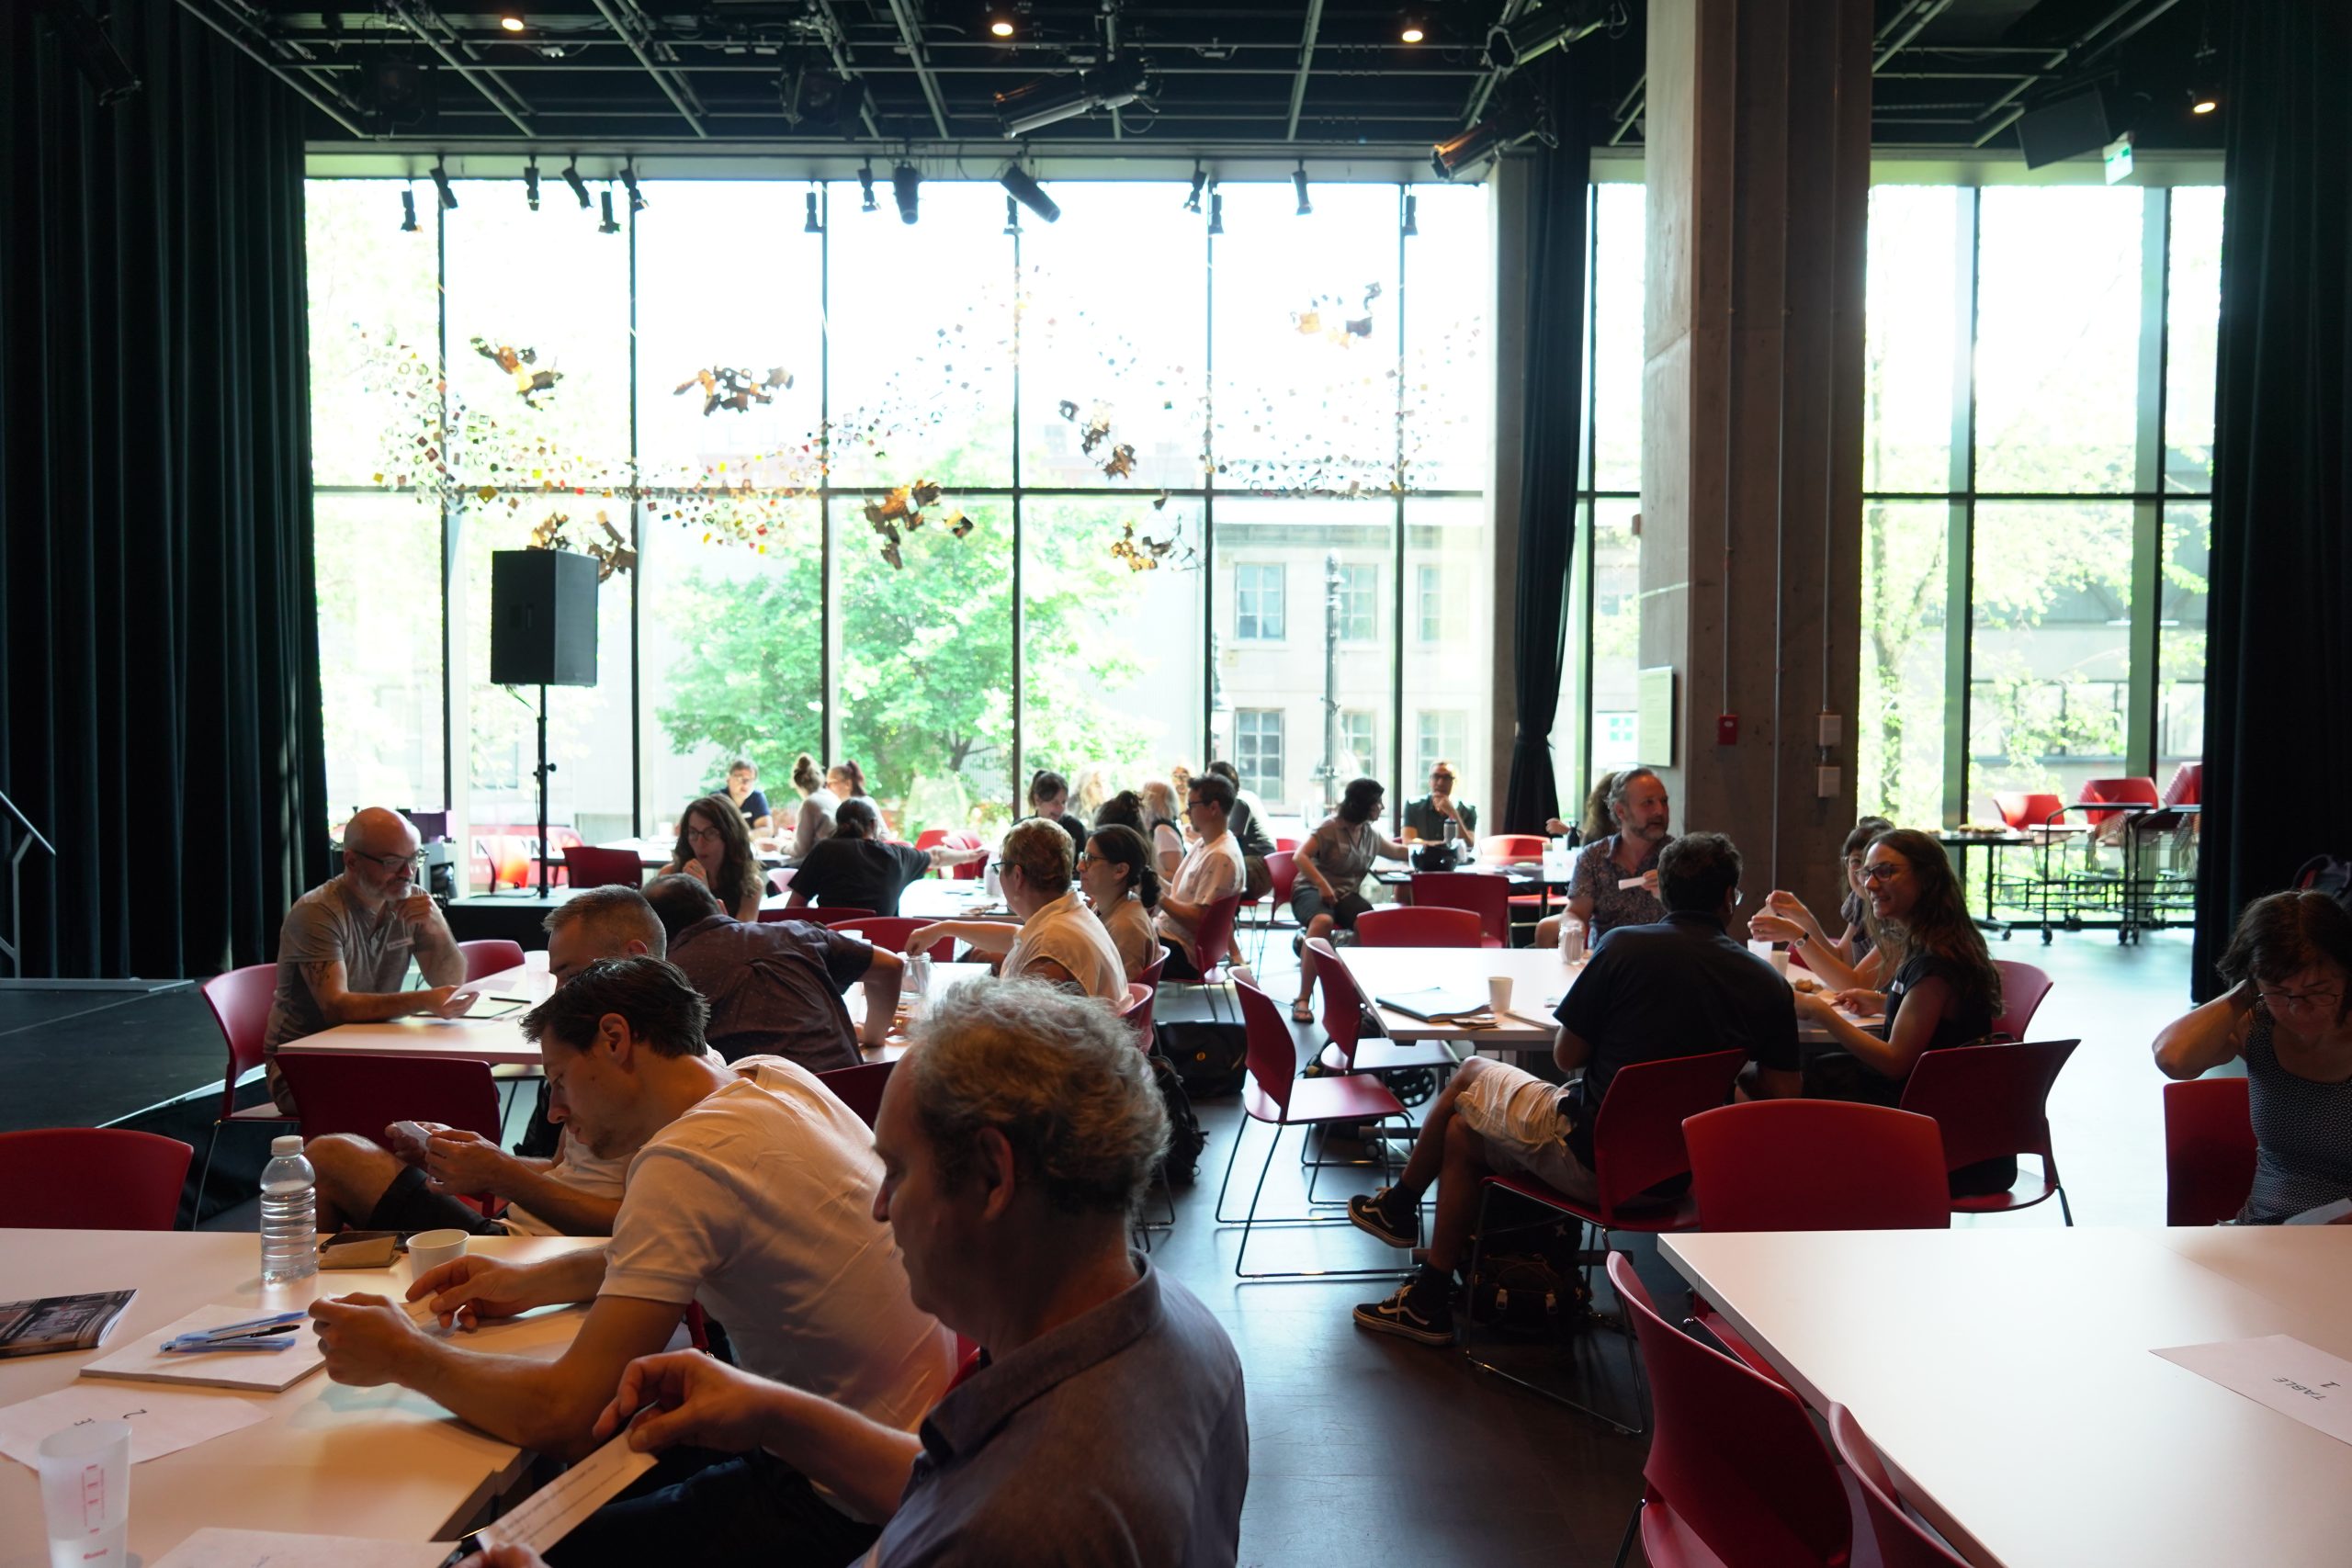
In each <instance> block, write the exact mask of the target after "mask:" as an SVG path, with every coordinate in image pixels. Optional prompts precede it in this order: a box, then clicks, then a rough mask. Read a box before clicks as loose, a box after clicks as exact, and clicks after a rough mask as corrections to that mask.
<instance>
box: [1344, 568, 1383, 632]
mask: <svg viewBox="0 0 2352 1568" xmlns="http://www.w3.org/2000/svg"><path fill="white" fill-rule="evenodd" d="M1379 626H1380V569H1379V568H1378V567H1376V566H1371V565H1363V566H1343V567H1341V568H1340V641H1341V642H1370V641H1371V640H1372V639H1373V638H1374V637H1376V636H1378V635H1379Z"/></svg>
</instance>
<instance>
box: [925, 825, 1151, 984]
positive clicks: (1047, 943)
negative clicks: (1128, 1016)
mask: <svg viewBox="0 0 2352 1568" xmlns="http://www.w3.org/2000/svg"><path fill="white" fill-rule="evenodd" d="M1073 854H1074V851H1073V850H1072V848H1071V846H1070V840H1069V834H1068V833H1065V832H1063V831H1062V830H1061V829H1060V828H1059V827H1058V826H1057V825H1056V824H1055V823H1054V822H1053V821H1052V820H1051V819H1050V818H1044V817H1032V818H1028V819H1027V820H1025V821H1022V822H1016V823H1014V824H1013V825H1012V831H1011V832H1009V833H1007V834H1005V836H1004V843H1003V844H1002V846H1001V847H1000V848H999V849H998V851H997V865H998V867H999V873H1000V874H1001V877H1002V879H1003V883H1004V903H1005V907H1006V908H1009V909H1011V910H1012V913H1013V915H1014V916H1015V917H1016V918H1017V919H1019V920H1020V922H1021V923H1020V924H1019V925H1017V926H1014V925H1008V924H1006V923H1005V922H1004V921H1002V920H937V921H934V922H933V923H932V924H930V925H927V926H921V927H918V928H917V929H916V930H914V931H911V932H910V933H908V936H907V951H908V952H909V953H927V952H929V951H930V950H931V949H932V947H933V946H934V945H935V944H937V943H939V942H946V941H950V940H953V941H956V942H963V943H965V944H966V945H967V946H968V947H970V948H971V949H972V950H973V951H974V952H975V953H987V954H989V955H990V956H993V957H995V958H997V959H998V960H999V962H998V964H997V972H998V973H999V974H1001V975H1002V976H1004V977H1005V978H1006V979H1008V980H1043V981H1045V982H1046V984H1048V985H1055V986H1071V987H1076V988H1077V989H1078V990H1079V991H1080V993H1082V994H1083V995H1086V996H1090V997H1098V998H1102V999H1103V1000H1104V1001H1107V1002H1111V1003H1114V1004H1117V1003H1121V1002H1124V1001H1125V1000H1126V997H1127V971H1126V964H1125V963H1124V962H1122V961H1121V959H1120V957H1119V950H1118V948H1117V946H1116V945H1114V943H1113V942H1112V941H1111V933H1110V932H1109V931H1105V930H1104V929H1103V922H1102V920H1101V919H1098V918H1096V916H1095V913H1094V911H1093V910H1092V909H1090V908H1087V907H1086V905H1085V904H1084V903H1082V902H1081V901H1080V898H1079V896H1078V893H1077V891H1076V890H1075V889H1074V888H1072V887H1071V886H1070V872H1071V868H1072V856H1073Z"/></svg>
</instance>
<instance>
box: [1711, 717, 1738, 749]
mask: <svg viewBox="0 0 2352 1568" xmlns="http://www.w3.org/2000/svg"><path fill="white" fill-rule="evenodd" d="M1715 744H1716V745H1718V746H1736V745H1738V744H1739V715H1737V714H1736V713H1722V714H1717V715H1716V716H1715Z"/></svg>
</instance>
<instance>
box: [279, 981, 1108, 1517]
mask: <svg viewBox="0 0 2352 1568" xmlns="http://www.w3.org/2000/svg"><path fill="white" fill-rule="evenodd" d="M708 1011H709V1009H708V1007H707V1004H706V1003H705V1002H704V1001H703V999H702V998H701V997H699V996H697V995H696V994H695V990H694V987H692V986H691V985H689V984H688V983H687V981H686V977H685V976H684V975H682V974H681V973H679V972H678V970H677V969H675V968H674V967H673V966H672V965H670V964H666V963H664V962H662V960H660V959H657V958H650V957H647V958H623V959H608V960H605V961H604V962H601V963H597V964H590V965H589V966H588V967H587V968H586V969H585V970H583V971H582V973H581V974H580V975H578V976H575V977H574V978H573V979H572V980H571V982H570V983H569V984H567V985H565V986H563V987H560V989H558V990H557V991H556V992H555V994H554V995H553V996H551V997H550V998H548V1000H546V1001H545V1002H542V1003H541V1004H540V1005H539V1006H538V1007H537V1008H535V1009H533V1010H532V1011H531V1012H530V1013H529V1014H528V1015H527V1016H526V1018H525V1019H524V1021H523V1029H524V1032H525V1034H526V1036H527V1037H529V1038H530V1039H532V1040H534V1041H536V1042H537V1043H538V1044H539V1046H540V1049H541V1051H542V1054H543V1056H544V1060H545V1066H546V1070H547V1075H548V1083H549V1085H550V1086H551V1088H552V1089H553V1091H554V1101H553V1107H552V1112H553V1114H554V1115H555V1116H556V1117H557V1119H558V1120H560V1121H561V1122H565V1123H566V1125H567V1130H568V1131H569V1132H570V1133H571V1135H572V1136H574V1137H576V1138H578V1139H579V1140H580V1141H581V1142H582V1144H583V1145H586V1147H587V1148H588V1150H589V1151H590V1152H591V1153H592V1154H594V1155H597V1156H612V1155H615V1154H618V1153H623V1152H625V1151H627V1150H628V1149H631V1148H635V1149H636V1150H637V1151H638V1152H637V1156H636V1157H635V1158H634V1159H633V1160H631V1161H630V1163H629V1168H628V1184H627V1188H626V1190H625V1191H624V1193H623V1195H622V1198H621V1206H620V1212H619V1213H618V1214H617V1215H616V1218H615V1219H614V1222H613V1238H612V1241H611V1242H610V1243H609V1244H608V1245H606V1246H605V1247H592V1248H588V1249H585V1250H582V1251H579V1252H573V1253H568V1254H566V1255H564V1256H562V1257H560V1258H552V1259H549V1260H548V1261H546V1262H543V1263H537V1264H531V1265H511V1264H503V1263H499V1262H495V1261H492V1259H489V1258H481V1257H467V1258H459V1259H458V1260H457V1261H456V1262H454V1263H448V1264H445V1265H443V1266H442V1267H441V1268H439V1269H434V1270H433V1271H432V1272H430V1273H428V1274H426V1275H424V1277H423V1278H422V1279H420V1280H417V1281H416V1283H415V1284H413V1285H412V1286H411V1287H410V1289H409V1292H408V1293H409V1297H410V1299H411V1300H412V1301H415V1300H424V1301H428V1302H429V1303H431V1305H432V1309H433V1311H434V1312H435V1314H438V1315H439V1317H440V1318H441V1320H442V1321H443V1322H444V1323H446V1324H458V1325H463V1324H465V1323H469V1322H471V1321H473V1320H474V1319H477V1318H493V1317H507V1316H512V1315H514V1314H516V1313H520V1312H524V1311H527V1310H528V1309H530V1308H532V1307H535V1306H546V1305H553V1304H557V1303H575V1302H585V1303H589V1306H588V1313H587V1316H586V1318H585V1319H584V1320H583V1321H582V1324H581V1327H580V1332H579V1335H578V1336H577V1337H575V1338H574V1339H573V1340H572V1342H571V1345H570V1346H569V1347H568V1348H566V1349H565V1351H564V1353H563V1354H562V1356H561V1357H560V1358H559V1359H556V1360H554V1361H551V1362H550V1361H539V1360H535V1359H528V1358H522V1357H509V1356H497V1355H490V1354H485V1353H482V1352H480V1351H477V1350H473V1349H470V1348H468V1347H467V1345H466V1343H465V1341H464V1339H463V1337H457V1338H443V1337H436V1336H435V1335H432V1334H429V1333H426V1332H424V1330H421V1329H419V1328H418V1327H416V1326H415V1325H413V1324H412V1323H411V1322H410V1321H409V1316H408V1314H407V1313H406V1312H404V1311H402V1310H401V1308H400V1307H398V1306H395V1305H394V1304H392V1303H390V1302H388V1301H385V1300H383V1299H382V1298H381V1297H378V1296H351V1297H345V1298H344V1299H343V1300H341V1301H333V1302H320V1303H315V1304H314V1305H313V1306H312V1307H311V1316H312V1317H313V1318H314V1319H315V1320H316V1325H317V1328H318V1333H319V1338H320V1343H321V1347H322V1349H323V1351H324V1353H325V1357H326V1367H327V1371H328V1373H329V1375H331V1376H332V1377H333V1378H334V1380H335V1381H336V1382H344V1383H350V1384H354V1385H356V1386H361V1387H371V1386H376V1385H379V1384H383V1383H397V1384H400V1385H401V1386H402V1387H405V1388H412V1389H415V1390H417V1391H418V1392H420V1393H424V1394H425V1395H426V1396H427V1397H429V1398H431V1399H433V1400H435V1401H436V1402H437V1403H439V1404H442V1405H444V1406H446V1407H447V1409H448V1410H449V1411H450V1412H451V1413H452V1414H454V1415H456V1416H458V1418H459V1419H461V1420H464V1421H467V1422H470V1423H471V1424H472V1425H474V1426H476V1427H480V1428H481V1429H482V1430H483V1431H485V1432H488V1433H490V1434H492V1436H494V1437H497V1438H502V1439H503V1440H504V1441H507V1442H511V1443H514V1444H516V1445H517V1446H519V1447H523V1448H527V1449H535V1450H538V1451H540V1452H542V1453H548V1454H554V1455H559V1456H561V1457H563V1458H566V1459H576V1458H578V1457H580V1456H581V1455H582V1454H584V1453H586V1452H587V1451H588V1450H590V1449H591V1447H592V1446H593V1445H594V1435H593V1429H594V1425H595V1422H596V1417H597V1413H598V1412H599V1411H601V1410H603V1409H604V1407H605V1404H606V1403H607V1402H609V1401H610V1400H611V1398H612V1397H613V1391H614V1389H615V1388H616V1386H618V1385H619V1383H620V1382H621V1374H622V1371H623V1370H624V1369H625V1368H626V1367H627V1366H628V1363H629V1362H631V1361H632V1360H635V1359H638V1358H639V1357H642V1356H646V1355H650V1354H652V1353H654V1352H656V1351H659V1350H660V1349H661V1348H662V1346H663V1345H665V1344H666V1343H667V1342H668V1341H669V1339H670V1337H671V1336H672V1334H673V1333H674V1332H675V1331H676V1329H677V1327H678V1325H679V1323H680V1321H681V1320H682V1319H683V1318H684V1315H685V1313H686V1309H687V1307H688V1306H690V1305H694V1304H699V1305H701V1306H702V1307H703V1309H704V1310H705V1311H706V1312H707V1313H708V1314H710V1315H711V1316H712V1317H714V1318H716V1319H718V1320H719V1321H721V1322H723V1323H724V1324H725V1325H727V1329H728V1333H729V1339H730V1340H731V1341H732V1344H733V1347H734V1350H735V1354H736V1357H737V1359H738V1360H739V1361H740V1362H741V1365H743V1366H744V1367H746V1368H747V1369H749V1370H750V1371H753V1372H756V1373H758V1374H760V1375H762V1376H765V1377H770V1378H776V1379H781V1380H785V1381H787V1382H792V1383H793V1384H794V1385H795V1386H797V1387H800V1388H804V1389H807V1390H809V1392H810V1393H815V1394H818V1395H820V1396H821V1397H823V1398H825V1399H828V1400H831V1401H835V1402H837V1403H838V1404H841V1405H842V1407H844V1408H845V1409H848V1410H852V1411H854V1412H856V1414H857V1416H859V1418H860V1419H861V1420H864V1421H866V1422H869V1423H871V1424H872V1425H873V1426H874V1427H876V1428H878V1429H889V1430H895V1431H899V1432H910V1431H912V1430H913V1429H914V1427H915V1425H916V1423H918V1422H919V1421H920V1420H922V1416H923V1413H924V1412H925V1411H926V1410H929V1409H930V1408H931V1406H932V1405H933V1403H934V1402H935V1401H936V1400H937V1398H938V1396H939V1393H940V1392H941V1391H942V1390H943V1389H944V1387H945V1386H946V1383H947V1379H948V1376H949V1374H950V1373H951V1371H953V1370H954V1367H953V1363H954V1359H955V1344H954V1340H953V1337H951V1336H950V1335H949V1334H948V1333H947V1332H946V1331H945V1330H944V1329H943V1328H941V1327H940V1326H939V1324H938V1323H937V1321H936V1320H934V1319H933V1317H932V1315H931V1314H929V1313H928V1312H925V1311H922V1310H921V1309H919V1308H918V1307H916V1305H915V1304H914V1302H913V1299H912V1297H911V1296H910V1293H909V1289H908V1283H907V1270H906V1269H905V1267H904V1266H903V1265H902V1264H901V1263H900V1262H899V1256H898V1253H897V1250H896V1249H895V1248H894V1247H892V1245H891V1236H890V1232H889V1230H888V1227H887V1226H886V1225H884V1224H882V1222H881V1220H880V1219H879V1218H878V1217H877V1216H876V1213H875V1212H874V1205H875V1203H876V1193H877V1191H878V1190H879V1189H880V1188H881V1186H882V1182H883V1174H884V1173H883V1167H882V1164H881V1162H880V1161H879V1160H878V1159H876V1156H875V1154H874V1149H873V1145H872V1143H871V1140H870V1135H869V1134H868V1132H867V1130H866V1128H865V1123H863V1122H860V1121H859V1120H858V1119H857V1117H856V1115H855V1114H854V1112H853V1111H850V1110H849V1108H848V1107H847V1106H845V1105H843V1104H842V1102H841V1101H840V1100H838V1099H836V1098H835V1097H834V1096H833V1095H832V1094H831V1091H829V1090H828V1089H825V1087H824V1086H823V1085H822V1084H820V1083H819V1082H818V1081H817V1078H816V1077H815V1076H814V1075H812V1074H810V1073H809V1071H808V1070H807V1069H805V1068H803V1067H800V1066H797V1065H796V1064H794V1063H791V1062H787V1061H785V1060H784V1059H782V1058H781V1057H773V1056H771V1057H758V1058H749V1059H747V1060H746V1061H744V1062H741V1063H738V1064H736V1067H735V1070H734V1071H733V1072H729V1070H728V1069H727V1068H726V1067H725V1066H719V1065H716V1064H714V1063H713V1062H711V1061H710V1060H709V1059H708V1058H707V1056H706V1055H704V1043H703V1025H704V1021H705V1019H706V1018H707V1016H708ZM1128 1048H1129V1050H1130V1051H1131V1052H1132V1051H1133V1049H1134V1047H1133V1045H1132V1044H1130V1045H1129V1047H1128ZM687 1468H688V1467H687V1466H686V1465H685V1464H684V1463H681V1464H680V1465H679V1466H677V1467H675V1470H676V1471H677V1472H685V1471H686V1470H687ZM649 1483H652V1484H654V1485H655V1489H654V1490H653V1491H651V1492H650V1494H649V1495H646V1496H644V1497H642V1498H639V1499H638V1500H636V1501H634V1502H631V1503H628V1504H626V1505H616V1508H621V1507H626V1508H629V1509H634V1510H637V1513H636V1514H635V1515H633V1516H630V1517H637V1518H639V1520H640V1522H643V1521H646V1520H651V1521H654V1523H652V1524H649V1525H647V1526H646V1528H649V1529H658V1531H659V1533H660V1536H661V1539H662V1540H665V1541H666V1542H667V1543H668V1544H669V1545H670V1547H671V1548H672V1549H673V1550H672V1551H671V1552H669V1553H666V1554H664V1555H675V1549H676V1548H677V1547H679V1545H680V1544H681V1543H685V1542H692V1543H693V1544H694V1546H695V1549H696V1550H697V1551H703V1552H707V1554H708V1555H709V1556H710V1557H711V1558H712V1559H713V1560H715V1561H720V1562H752V1561H757V1560H759V1559H761V1558H763V1557H764V1556H766V1555H768V1554H770V1553H771V1552H772V1551H773V1549H774V1546H775V1542H776V1541H778V1540H790V1541H792V1542H793V1543H794V1544H795V1548H796V1554H795V1558H794V1561H796V1562H828V1563H847V1562H851V1561H853V1560H854V1559H855V1558H856V1557H857V1555H858V1554H859V1553H860V1552H863V1551H865V1549H866V1548H867V1547H868V1546H870V1545H871V1544H872V1543H873V1540H874V1536H875V1533H876V1532H875V1529H874V1527H873V1525H872V1524H871V1523H870V1522H868V1521H865V1520H862V1519H860V1518H857V1517H853V1514H852V1513H851V1512H850V1511H849V1509H848V1507H847V1506H846V1503H845V1500H844V1498H843V1496H842V1495H840V1494H838V1493H836V1494H831V1495H829V1494H825V1493H820V1492H819V1491H818V1490H817V1489H816V1488H815V1487H814V1486H812V1485H811V1484H810V1483H809V1479H808V1478H807V1477H805V1476H803V1475H801V1474H798V1473H796V1472H792V1471H790V1470H788V1469H786V1467H785V1466H784V1465H782V1464H779V1463H776V1462H775V1461H773V1460H771V1459H768V1458H766V1457H764V1456H760V1455H752V1456H750V1457H747V1458H743V1459H734V1460H727V1461H721V1462H718V1463H716V1464H709V1465H706V1466H704V1467H702V1468H700V1469H698V1470H694V1471H693V1472H691V1473H683V1474H682V1473H667V1474H665V1473H663V1472H660V1471H657V1472H655V1475H654V1477H653V1478H649ZM600 1517H601V1516H600ZM573 1541H574V1542H576V1543H577V1546H576V1550H577V1551H580V1552H581V1553H582V1554H583V1555H582V1556H581V1557H580V1558H579V1559H578V1561H582V1562H623V1561H628V1562H646V1561H650V1560H652V1559H650V1558H648V1557H645V1556H641V1555H638V1554H637V1553H635V1552H634V1551H614V1552H613V1553H611V1554H609V1555H605V1554H600V1553H601V1552H602V1549H601V1548H599V1547H598V1545H597V1536H596V1529H595V1526H594V1521H592V1523H591V1524H590V1525H589V1526H588V1527H584V1528H583V1529H582V1530H581V1531H578V1532H575V1535H574V1538H573ZM567 1544H568V1546H570V1545H571V1543H567ZM567 1560H570V1559H569V1557H568V1556H567Z"/></svg>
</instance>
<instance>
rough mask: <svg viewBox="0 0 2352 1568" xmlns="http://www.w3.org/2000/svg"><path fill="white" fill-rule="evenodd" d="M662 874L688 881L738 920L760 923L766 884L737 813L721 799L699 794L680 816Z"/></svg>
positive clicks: (734, 808) (741, 817) (733, 804)
mask: <svg viewBox="0 0 2352 1568" xmlns="http://www.w3.org/2000/svg"><path fill="white" fill-rule="evenodd" d="M662 875H664V876H691V877H693V878H694V879H695V881H697V882H699V883H701V884H702V885H703V886H706V887H707V888H709V889H710V890H711V892H712V893H713V894H714V895H715V896H716V897H718V901H719V903H721V904H722V905H724V906H726V908H727V910H728V912H729V914H731V915H733V916H734V917H735V918H736V919H739V920H756V919H759V918H760V895H761V893H762V891H763V889H764V888H765V886H766V879H765V878H764V877H763V875H762V874H761V872H760V860H759V857H758V856H757V855H755V854H753V853H752V834H751V830H750V829H747V828H745V827H744V826H743V814H742V813H741V811H740V810H738V809H737V808H736V806H735V803H734V802H733V801H731V800H729V799H728V798H727V796H725V795H704V796H703V797H702V798H701V799H700V800H696V801H693V802H691V803H689V804H688V805H687V807H686V808H685V810H684V812H682V813H680V815H679V817H678V843H677V847H676V848H675V849H673V850H672V851H671V852H670V863H669V864H668V865H665V866H663V867H662Z"/></svg>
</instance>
